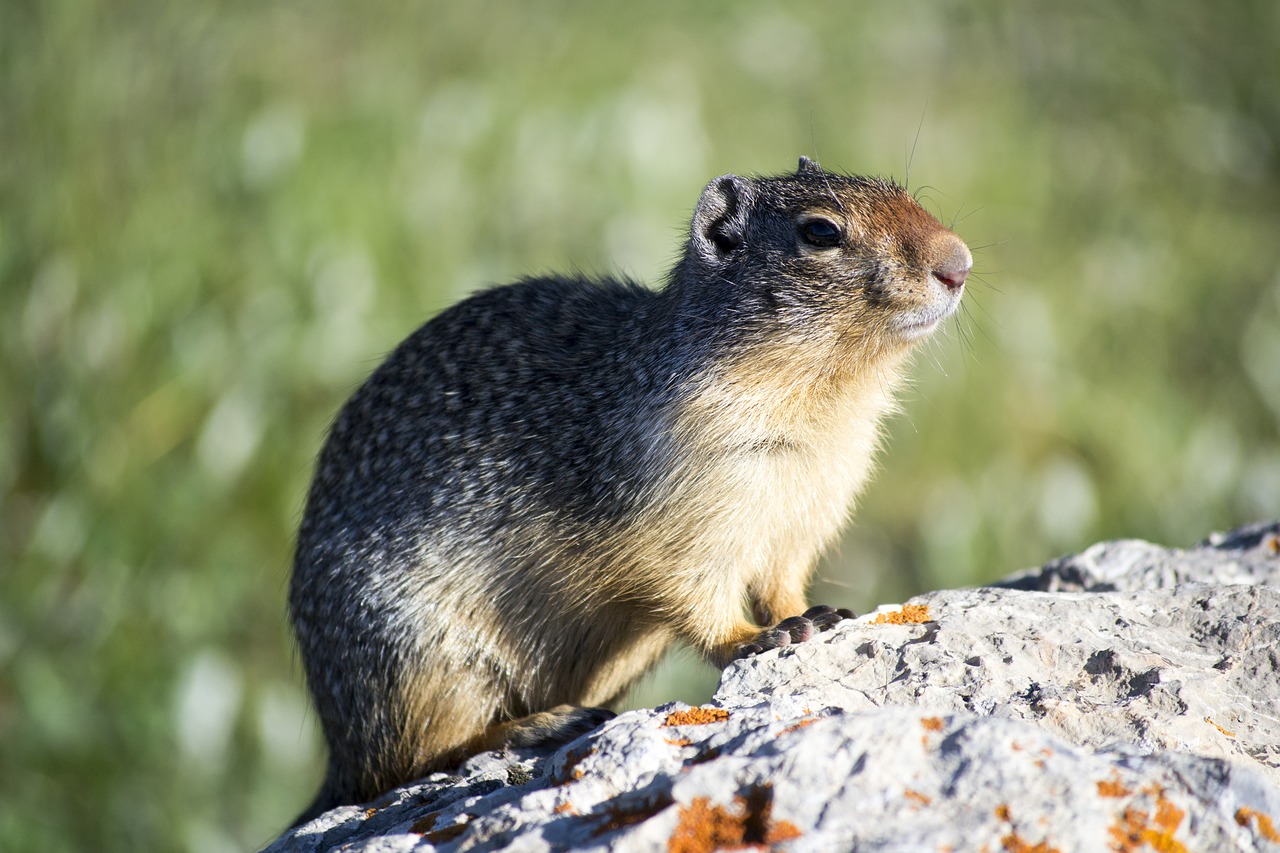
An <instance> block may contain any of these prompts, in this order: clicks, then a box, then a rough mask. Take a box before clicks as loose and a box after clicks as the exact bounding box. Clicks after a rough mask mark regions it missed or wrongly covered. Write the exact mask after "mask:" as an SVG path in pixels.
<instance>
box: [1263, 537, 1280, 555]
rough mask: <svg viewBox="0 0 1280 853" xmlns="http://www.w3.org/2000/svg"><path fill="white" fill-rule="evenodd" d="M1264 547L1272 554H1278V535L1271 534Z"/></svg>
mask: <svg viewBox="0 0 1280 853" xmlns="http://www.w3.org/2000/svg"><path fill="white" fill-rule="evenodd" d="M1265 545H1266V548H1267V550H1268V551H1270V552H1271V553H1272V554H1280V534H1277V533H1272V534H1271V535H1270V536H1268V537H1267V538H1266V540H1265Z"/></svg>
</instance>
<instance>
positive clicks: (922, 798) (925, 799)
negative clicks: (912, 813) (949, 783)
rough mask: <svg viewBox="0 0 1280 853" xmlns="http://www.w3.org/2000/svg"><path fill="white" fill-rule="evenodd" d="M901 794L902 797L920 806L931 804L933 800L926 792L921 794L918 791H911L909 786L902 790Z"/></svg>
mask: <svg viewBox="0 0 1280 853" xmlns="http://www.w3.org/2000/svg"><path fill="white" fill-rule="evenodd" d="M902 796H903V798H904V799H907V800H911V801H912V802H915V803H919V804H920V805H922V806H927V805H931V804H932V803H933V800H932V799H931V798H930V797H929V796H927V795H926V794H922V793H920V792H919V791H913V790H911V789H910V788H907V789H906V790H905V791H903V792H902Z"/></svg>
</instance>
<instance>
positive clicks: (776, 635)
mask: <svg viewBox="0 0 1280 853" xmlns="http://www.w3.org/2000/svg"><path fill="white" fill-rule="evenodd" d="M755 641H756V643H757V644H759V646H760V647H761V648H762V649H764V650H765V651H766V652H767V651H769V649H777V648H781V647H782V646H789V645H791V633H790V632H789V631H787V630H786V629H785V628H781V627H775V628H770V629H769V630H768V631H764V632H762V633H761V634H760V636H758V637H756V640H755Z"/></svg>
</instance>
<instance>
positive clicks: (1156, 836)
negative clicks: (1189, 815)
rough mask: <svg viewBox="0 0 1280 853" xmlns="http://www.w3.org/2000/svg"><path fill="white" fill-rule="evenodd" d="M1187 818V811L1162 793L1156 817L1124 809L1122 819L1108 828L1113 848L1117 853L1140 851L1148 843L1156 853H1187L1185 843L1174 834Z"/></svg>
mask: <svg viewBox="0 0 1280 853" xmlns="http://www.w3.org/2000/svg"><path fill="white" fill-rule="evenodd" d="M1184 817H1186V812H1184V811H1183V810H1182V809H1180V808H1178V807H1177V806H1175V805H1174V804H1173V803H1171V802H1169V801H1168V800H1167V799H1165V797H1164V794H1163V793H1159V794H1157V796H1156V814H1155V817H1154V818H1152V817H1151V816H1150V815H1149V814H1148V813H1147V812H1145V811H1143V810H1142V809H1134V808H1130V809H1125V810H1124V814H1122V815H1121V816H1120V820H1119V822H1117V823H1116V824H1115V825H1114V826H1111V827H1110V828H1109V829H1108V832H1109V833H1110V835H1111V849H1112V850H1115V851H1117V853H1137V851H1138V850H1140V849H1142V848H1143V847H1144V846H1145V847H1150V848H1151V849H1153V850H1155V851H1157V853H1187V847H1186V845H1185V844H1183V843H1182V842H1181V841H1179V840H1178V839H1176V838H1174V837H1173V836H1174V833H1176V832H1177V831H1178V827H1179V826H1180V825H1181V824H1182V819H1183V818H1184ZM1153 824H1154V825H1153Z"/></svg>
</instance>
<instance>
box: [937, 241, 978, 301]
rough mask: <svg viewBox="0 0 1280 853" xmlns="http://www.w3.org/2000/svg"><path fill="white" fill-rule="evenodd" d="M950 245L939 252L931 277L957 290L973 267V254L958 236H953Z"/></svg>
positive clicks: (950, 288)
mask: <svg viewBox="0 0 1280 853" xmlns="http://www.w3.org/2000/svg"><path fill="white" fill-rule="evenodd" d="M953 241H954V242H952V244H951V246H950V247H948V248H947V249H946V250H944V251H943V252H941V253H940V254H941V255H942V257H941V258H939V259H938V261H937V263H935V264H934V267H933V270H932V271H931V272H932V273H933V277H934V278H936V279H937V280H938V281H939V282H941V283H942V286H943V287H945V288H946V289H947V290H959V289H960V286H961V285H963V284H964V280H965V279H966V278H968V277H969V270H971V269H973V256H972V255H970V254H969V247H968V246H966V245H965V244H964V241H962V240H961V239H960V238H959V237H953Z"/></svg>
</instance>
